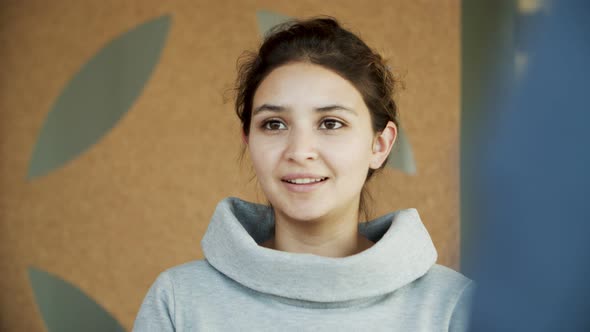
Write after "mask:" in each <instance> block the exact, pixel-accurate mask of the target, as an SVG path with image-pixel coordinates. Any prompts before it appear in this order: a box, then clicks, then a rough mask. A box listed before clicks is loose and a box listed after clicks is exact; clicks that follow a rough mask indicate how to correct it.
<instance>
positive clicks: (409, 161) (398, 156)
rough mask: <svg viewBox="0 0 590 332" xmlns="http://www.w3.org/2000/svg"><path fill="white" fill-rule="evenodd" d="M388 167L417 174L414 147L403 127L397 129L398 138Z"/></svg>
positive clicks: (390, 154)
mask: <svg viewBox="0 0 590 332" xmlns="http://www.w3.org/2000/svg"><path fill="white" fill-rule="evenodd" d="M387 166H388V167H391V168H397V169H399V170H401V171H402V172H405V173H408V174H411V175H415V174H416V162H415V161H414V153H413V152H412V146H411V145H410V141H409V140H408V137H407V136H406V133H405V131H404V130H403V129H402V127H401V125H400V126H398V127H397V138H396V140H395V144H394V145H393V148H392V149H391V152H390V153H389V159H388V160H387Z"/></svg>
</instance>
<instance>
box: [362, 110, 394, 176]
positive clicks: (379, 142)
mask: <svg viewBox="0 0 590 332" xmlns="http://www.w3.org/2000/svg"><path fill="white" fill-rule="evenodd" d="M396 138H397V126H396V125H395V123H393V121H389V122H388V123H387V125H386V126H385V128H384V129H383V131H381V132H380V133H378V135H377V136H376V137H375V139H374V140H373V151H372V156H371V163H370V164H369V167H371V168H372V169H378V168H379V167H381V165H382V164H383V162H384V161H385V159H387V156H389V153H390V152H391V148H392V147H393V144H394V143H395V139H396Z"/></svg>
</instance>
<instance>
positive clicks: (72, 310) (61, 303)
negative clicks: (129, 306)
mask: <svg viewBox="0 0 590 332" xmlns="http://www.w3.org/2000/svg"><path fill="white" fill-rule="evenodd" d="M28 272H29V279H30V281H31V287H32V288H33V292H34V294H35V300H36V301H37V307H38V308H39V311H41V315H42V316H43V320H44V321H45V326H46V327H47V330H48V331H49V332H79V331H85V332H123V331H125V329H124V328H123V327H122V326H121V324H119V322H117V321H116V320H115V319H114V318H113V317H112V316H111V315H110V314H109V313H108V312H106V311H105V310H104V309H103V308H102V307H101V306H100V305H98V304H97V303H96V302H95V301H94V300H92V299H91V298H90V297H89V296H88V295H86V294H84V293H83V292H82V291H81V290H79V289H78V288H77V287H76V286H74V285H72V284H70V283H68V282H66V281H64V280H62V279H61V278H59V277H57V276H54V275H51V274H49V273H47V272H45V271H42V270H40V269H37V268H34V267H30V268H29V271H28Z"/></svg>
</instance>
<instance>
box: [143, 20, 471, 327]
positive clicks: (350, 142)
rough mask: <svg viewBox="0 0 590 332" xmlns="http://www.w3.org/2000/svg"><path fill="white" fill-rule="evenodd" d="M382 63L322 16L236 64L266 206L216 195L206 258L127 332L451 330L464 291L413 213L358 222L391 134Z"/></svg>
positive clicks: (168, 286) (294, 26) (160, 285)
mask: <svg viewBox="0 0 590 332" xmlns="http://www.w3.org/2000/svg"><path fill="white" fill-rule="evenodd" d="M393 88H394V80H393V78H392V75H391V73H390V71H389V70H388V68H387V66H386V65H385V63H384V61H383V60H382V58H381V56H379V55H378V54H376V53H374V52H373V51H372V50H371V49H370V48H369V47H368V46H367V45H366V44H365V43H364V42H363V41H362V40H360V39H359V38H358V37H357V36H355V35H354V34H352V33H351V32H349V31H347V30H345V29H343V28H342V27H341V26H340V25H339V24H338V23H337V22H336V21H335V20H333V19H328V18H321V19H312V20H306V21H294V22H290V23H288V24H285V25H283V26H281V27H279V28H277V29H275V30H273V32H272V33H271V34H270V35H268V36H267V37H266V38H265V40H264V43H263V44H262V46H261V47H260V49H259V51H258V52H257V53H256V54H253V55H252V56H251V57H250V58H248V59H246V61H245V62H243V63H242V65H241V67H240V71H239V76H238V82H237V98H236V111H237V114H238V116H239V118H240V120H241V122H242V131H243V139H244V143H245V144H246V146H247V149H248V151H249V154H250V157H251V160H252V163H253V165H254V170H255V172H256V176H257V179H258V182H259V183H260V186H261V188H262V190H263V192H264V194H265V196H266V198H267V200H268V201H269V203H270V204H269V206H266V205H258V204H253V203H249V202H245V201H242V200H240V199H237V198H227V199H225V200H223V201H222V202H221V203H219V205H218V207H217V209H216V211H215V213H214V214H213V217H212V220H211V223H210V225H209V228H208V230H207V232H206V234H205V236H204V238H203V240H202V243H201V244H202V248H203V253H204V255H205V259H204V260H200V261H194V262H190V263H187V264H184V265H181V266H177V267H174V268H171V269H169V270H167V271H165V272H163V273H162V274H161V275H160V276H159V277H158V278H157V280H156V281H155V283H154V284H153V285H152V287H151V289H150V290H149V293H148V294H147V296H146V298H145V300H144V302H143V304H142V306H141V309H140V311H139V314H138V316H137V318H136V321H135V326H134V331H306V330H313V331H361V330H367V331H381V330H384V331H385V330H387V331H429V332H430V331H463V330H464V329H465V327H466V322H467V313H468V303H469V299H470V296H471V292H472V288H473V286H472V284H471V282H470V281H469V280H468V279H467V278H465V277H464V276H462V275H461V274H459V273H457V272H454V271H452V270H450V269H447V268H445V267H442V266H439V265H436V264H435V261H436V257H437V254H436V250H435V249H434V247H433V244H432V241H431V240H430V237H429V235H428V233H427V231H426V230H425V228H424V226H423V225H422V223H421V221H420V218H419V216H418V213H417V212H416V210H414V209H409V210H403V211H398V212H393V213H390V214H388V215H385V216H383V217H380V218H377V219H375V220H372V221H369V222H366V223H364V222H363V223H359V219H360V217H359V215H360V212H362V210H363V208H364V200H363V192H364V186H365V183H366V182H367V180H368V179H369V178H371V177H372V176H373V173H374V172H375V171H376V170H378V169H380V168H382V167H383V166H384V164H385V162H386V160H387V157H388V155H389V153H390V151H391V148H392V146H393V144H394V142H395V138H396V134H397V119H396V112H397V110H396V104H395V102H394V100H393V99H392V93H393Z"/></svg>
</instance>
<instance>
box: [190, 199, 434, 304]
mask: <svg viewBox="0 0 590 332" xmlns="http://www.w3.org/2000/svg"><path fill="white" fill-rule="evenodd" d="M273 231H274V214H273V212H272V209H271V208H270V207H268V206H266V205H260V204H254V203H250V202H246V201H243V200H241V199H239V198H235V197H229V198H226V199H224V200H222V201H221V202H220V203H219V204H218V205H217V208H216V209H215V212H214V214H213V217H212V218H211V222H210V224H209V227H208V229H207V232H206V233H205V236H204V237H203V240H202V241H201V245H202V248H203V253H204V255H205V258H206V259H207V261H208V262H209V263H210V264H211V265H212V266H213V267H214V268H215V269H217V270H218V271H220V272H221V273H223V274H224V275H226V276H227V277H229V278H231V279H233V280H235V281H236V282H238V283H240V284H242V285H244V286H246V287H248V288H251V289H253V290H255V291H258V292H262V293H266V294H269V295H273V296H279V297H284V298H288V299H292V300H302V301H313V302H340V301H351V300H358V299H363V298H369V297H374V296H379V295H384V294H386V293H390V292H393V291H395V290H396V289H398V288H400V287H403V286H405V285H407V284H409V283H411V282H412V281H414V280H416V279H418V278H420V277H421V276H423V275H424V274H425V273H426V272H427V271H428V270H429V269H430V268H431V267H432V265H434V263H435V261H436V258H437V253H436V250H435V249H434V245H433V244H432V241H431V239H430V236H429V235H428V232H427V231H426V229H425V228H424V226H423V224H422V221H421V220H420V217H419V215H418V212H417V211H416V210H415V209H407V210H400V211H396V212H392V213H389V214H387V215H384V216H382V217H379V218H377V219H374V220H371V221H369V222H366V223H360V224H359V232H360V233H361V234H363V235H364V236H366V237H367V238H368V239H369V240H371V241H373V242H375V244H374V245H373V246H372V247H371V248H369V249H367V250H364V251H362V252H360V253H358V254H355V255H352V256H347V257H342V258H332V257H323V256H317V255H313V254H301V253H289V252H284V251H278V250H274V249H269V248H265V247H262V246H260V245H259V244H260V243H263V242H264V241H266V240H267V239H269V238H270V237H271V236H272V234H273Z"/></svg>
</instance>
